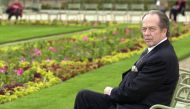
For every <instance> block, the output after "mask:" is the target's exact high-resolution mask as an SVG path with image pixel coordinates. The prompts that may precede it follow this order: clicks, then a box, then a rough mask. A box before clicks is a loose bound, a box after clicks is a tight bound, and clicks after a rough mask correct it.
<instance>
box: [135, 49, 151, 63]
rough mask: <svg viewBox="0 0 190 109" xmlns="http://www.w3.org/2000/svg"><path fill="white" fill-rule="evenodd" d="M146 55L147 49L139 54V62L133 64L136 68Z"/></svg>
mask: <svg viewBox="0 0 190 109" xmlns="http://www.w3.org/2000/svg"><path fill="white" fill-rule="evenodd" d="M147 53H148V49H146V50H144V52H143V53H142V54H141V56H140V58H139V60H138V61H137V62H136V64H135V65H136V66H138V65H139V64H140V63H141V62H142V60H143V58H144V57H145V56H146V54H147Z"/></svg>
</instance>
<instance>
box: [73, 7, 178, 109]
mask: <svg viewBox="0 0 190 109" xmlns="http://www.w3.org/2000/svg"><path fill="white" fill-rule="evenodd" d="M141 31H142V34H143V38H144V41H145V42H146V44H147V46H148V48H147V49H146V50H145V51H144V52H143V53H142V55H141V57H140V59H139V60H138V61H137V62H136V63H135V64H134V66H133V67H132V68H131V69H129V70H128V71H126V72H124V73H123V75H122V81H121V83H120V85H119V86H118V87H115V88H112V87H106V88H105V89H104V94H101V93H97V92H93V91H90V90H82V91H80V92H79V93H78V94H77V96H76V100H75V107H74V109H149V108H150V107H151V106H152V105H154V104H163V105H169V104H170V102H171V98H172V95H173V92H174V89H175V86H176V83H177V81H178V77H179V65H178V60H177V57H176V54H175V51H174V49H173V47H172V45H171V44H170V42H169V41H168V38H167V37H168V36H169V19H168V17H167V16H166V15H165V14H164V13H162V12H160V11H155V10H154V11H149V12H147V13H146V14H145V15H144V16H143V17H142V27H141Z"/></svg>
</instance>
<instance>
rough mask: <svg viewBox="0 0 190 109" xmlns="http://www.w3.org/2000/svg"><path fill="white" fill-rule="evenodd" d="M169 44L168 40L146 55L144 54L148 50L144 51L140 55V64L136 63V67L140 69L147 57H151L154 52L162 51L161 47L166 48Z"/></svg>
mask: <svg viewBox="0 0 190 109" xmlns="http://www.w3.org/2000/svg"><path fill="white" fill-rule="evenodd" d="M169 44H170V43H169V41H168V40H166V41H164V42H162V43H161V44H159V45H157V46H156V47H155V48H154V49H153V50H152V51H150V52H149V53H148V54H146V53H147V52H148V49H147V50H145V51H144V52H143V53H142V55H141V58H142V59H141V58H140V62H138V63H136V67H137V68H138V69H140V68H141V67H142V65H143V64H144V62H145V61H146V60H147V58H148V57H149V56H151V55H152V54H154V53H155V52H157V51H158V50H159V49H162V47H166V46H168V45H169Z"/></svg>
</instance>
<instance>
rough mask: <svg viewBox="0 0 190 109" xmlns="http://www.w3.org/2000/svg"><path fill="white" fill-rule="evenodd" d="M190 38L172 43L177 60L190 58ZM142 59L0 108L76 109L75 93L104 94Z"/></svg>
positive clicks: (82, 76) (129, 60)
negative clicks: (88, 91) (83, 90)
mask: <svg viewBox="0 0 190 109" xmlns="http://www.w3.org/2000/svg"><path fill="white" fill-rule="evenodd" d="M189 43H190V37H186V38H184V39H182V40H179V41H176V42H174V43H173V45H174V47H175V49H176V52H177V56H178V58H180V59H181V58H185V57H187V56H190V47H189ZM138 57H139V56H137V55H135V56H133V57H131V58H129V59H126V60H123V61H120V62H117V63H113V64H110V65H106V66H104V67H101V68H99V69H97V70H93V71H90V72H88V73H86V74H83V75H79V76H77V77H75V78H72V79H70V80H68V81H66V82H63V83H61V84H58V85H56V86H53V87H50V88H47V89H42V90H40V91H39V92H37V93H34V94H31V95H28V96H25V97H22V98H19V99H17V100H15V101H12V102H9V103H5V104H1V105H0V109H73V103H74V99H75V96H76V93H77V92H78V91H79V90H81V89H90V90H95V91H98V92H103V89H104V87H105V86H117V85H118V84H119V81H120V80H121V74H122V73H123V72H124V71H126V70H127V69H128V68H130V67H131V66H132V64H133V63H134V62H135V60H137V59H138Z"/></svg>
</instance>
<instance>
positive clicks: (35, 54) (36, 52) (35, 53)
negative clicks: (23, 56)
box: [34, 48, 42, 56]
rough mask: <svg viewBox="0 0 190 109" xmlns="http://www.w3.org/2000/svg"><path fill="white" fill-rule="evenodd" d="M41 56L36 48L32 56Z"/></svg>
mask: <svg viewBox="0 0 190 109" xmlns="http://www.w3.org/2000/svg"><path fill="white" fill-rule="evenodd" d="M41 54H42V52H41V50H40V49H38V48H35V49H34V56H40V55H41Z"/></svg>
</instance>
